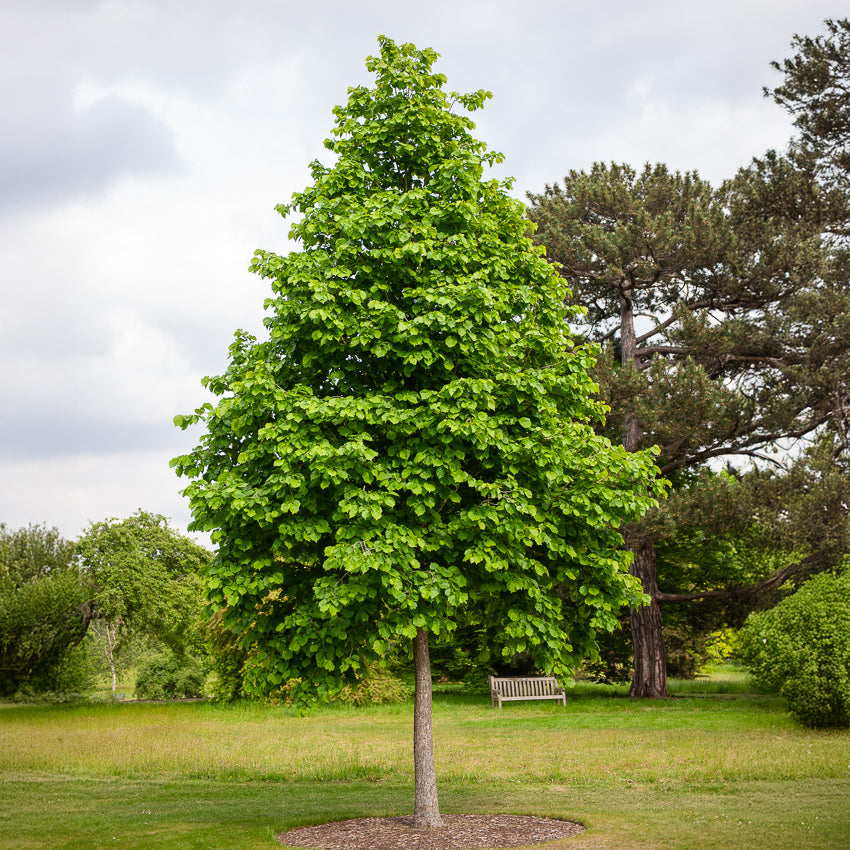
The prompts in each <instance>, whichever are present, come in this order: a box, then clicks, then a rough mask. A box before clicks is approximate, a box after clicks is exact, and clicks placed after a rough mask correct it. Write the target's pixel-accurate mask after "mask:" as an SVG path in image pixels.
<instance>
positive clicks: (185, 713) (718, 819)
mask: <svg viewBox="0 0 850 850" xmlns="http://www.w3.org/2000/svg"><path fill="white" fill-rule="evenodd" d="M674 684H675V690H674V692H675V693H676V696H675V698H673V699H671V700H668V701H664V702H651V701H634V700H629V699H627V698H625V697H624V696H623V695H622V691H620V690H617V689H613V688H603V687H600V686H579V687H578V688H576V689H575V690H574V691H573V692H571V693H570V695H569V697H568V700H567V707H566V709H564V708H563V707H561V706H556V705H552V704H546V703H519V704H513V705H510V706H506V707H505V708H504V709H503V710H502V711H501V712H499V711H497V710H494V709H491V708H490V704H489V702H490V701H489V698H488V697H485V696H476V695H471V694H466V693H462V692H460V693H443V694H439V693H438V694H437V695H436V697H435V704H434V731H435V740H436V750H437V753H436V755H437V771H438V780H439V783H440V797H441V807H442V809H443V811H444V812H446V813H450V812H466V813H497V812H504V813H513V814H536V815H547V816H552V817H565V818H570V819H574V820H578V821H580V822H582V823H583V824H584V825H585V826H586V827H587V832H586V833H585V834H584V835H582V836H579V837H577V838H571V839H567V840H564V841H562V842H556V843H554V844H549V845H546V846H547V847H551V848H555V847H557V848H575V850H591V848H593V850H603V848H605V850H615V848H616V850H631V849H632V848H635V850H636V849H637V848H646V850H648V849H649V848H653V850H655V848H658V850H666V848H670V850H684V848H694V850H696V848H699V850H706V848H718V850H720V848H723V850H728V848H732V847H734V848H736V849H737V850H747V848H752V850H763V848H770V850H783V848H788V850H791V848H794V850H799V848H817V850H829V848H835V850H839V848H841V850H846V848H847V847H848V846H850V732H848V731H841V732H838V731H825V732H824V731H822V732H813V731H810V730H806V729H803V728H801V727H800V726H798V725H797V724H795V723H794V722H793V721H792V720H791V719H790V718H789V717H788V716H787V715H786V713H785V711H784V708H783V705H782V703H781V701H780V700H778V699H777V698H775V697H771V696H765V695H758V694H748V693H746V690H748V687H747V684H746V680H745V678H744V677H743V675H742V674H738V673H726V674H725V675H723V676H715V677H713V678H712V679H708V680H699V681H697V682H694V683H674ZM411 739H412V707H411V706H410V705H409V704H406V705H393V706H373V707H369V708H359V709H358V708H351V707H344V706H333V707H327V708H323V709H321V710H317V711H315V712H313V713H311V714H308V715H307V716H304V717H301V716H298V715H297V714H295V713H293V712H291V711H289V710H287V709H285V708H280V707H272V706H264V705H257V704H250V703H240V704H236V705H216V704H211V703H176V704H143V703H129V702H128V703H123V704H122V703H119V704H115V705H92V706H52V707H49V706H12V705H6V706H0V780H2V781H0V847H2V848H4V850H5V848H9V850H11V849H12V848H15V850H18V848H21V849H22V848H44V847H50V848H102V847H124V848H221V850H241V849H242V848H246V850H247V848H251V850H253V849H254V848H274V847H276V846H279V845H278V844H277V842H276V841H275V838H274V836H275V834H276V833H278V832H281V831H284V830H286V829H288V828H291V827H293V826H297V825H302V824H307V823H319V822H323V821H326V820H331V819H341V818H348V817H363V816H369V815H396V814H410V813H411V810H412V796H413V794H412V785H413V766H412V755H411Z"/></svg>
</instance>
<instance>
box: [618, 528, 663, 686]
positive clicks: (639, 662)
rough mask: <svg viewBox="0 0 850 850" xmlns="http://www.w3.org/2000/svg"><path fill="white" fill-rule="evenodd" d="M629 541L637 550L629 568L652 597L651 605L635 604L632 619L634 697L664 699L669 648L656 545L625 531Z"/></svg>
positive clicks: (640, 536) (631, 547) (631, 614)
mask: <svg viewBox="0 0 850 850" xmlns="http://www.w3.org/2000/svg"><path fill="white" fill-rule="evenodd" d="M625 537H626V545H627V546H628V548H629V549H630V550H631V551H632V552H633V553H634V560H633V561H632V565H631V567H630V568H629V572H630V573H631V574H632V575H633V576H637V577H638V578H639V579H640V581H641V584H642V585H643V591H644V593H648V594H649V596H650V597H651V599H652V601H651V602H650V604H649V605H644V606H642V607H640V608H632V609H631V611H630V612H629V620H630V622H631V627H632V643H633V645H634V667H635V669H634V674H633V677H632V687H631V689H630V691H629V696H630V697H652V698H654V699H663V698H664V697H667V696H669V694H668V693H667V652H666V650H665V648H664V633H663V631H662V629H661V606H660V605H659V603H658V582H657V580H656V572H655V545H654V544H653V541H652V538H648V537H644V536H643V535H639V534H637V533H628V534H626V535H625Z"/></svg>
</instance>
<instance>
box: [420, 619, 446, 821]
mask: <svg viewBox="0 0 850 850" xmlns="http://www.w3.org/2000/svg"><path fill="white" fill-rule="evenodd" d="M413 667H414V671H415V676H416V696H415V698H414V707H413V769H414V776H415V787H416V790H415V792H414V808H413V826H414V829H431V828H433V827H438V826H442V825H443V821H442V818H441V817H440V804H439V802H438V800H437V774H436V772H435V770H434V735H433V731H432V729H431V658H430V655H429V653H428V632H426V631H425V630H424V629H420V628H417V629H416V637H415V638H414V639H413Z"/></svg>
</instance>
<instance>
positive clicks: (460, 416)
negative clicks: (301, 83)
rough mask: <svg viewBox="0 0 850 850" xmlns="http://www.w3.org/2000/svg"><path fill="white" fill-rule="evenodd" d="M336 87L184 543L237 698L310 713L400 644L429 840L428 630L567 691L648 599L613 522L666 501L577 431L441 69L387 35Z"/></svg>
mask: <svg viewBox="0 0 850 850" xmlns="http://www.w3.org/2000/svg"><path fill="white" fill-rule="evenodd" d="M380 48H381V49H380V55H379V56H377V57H371V58H369V59H368V60H367V63H366V64H367V68H368V69H369V71H371V72H372V73H373V74H374V75H375V77H376V81H375V86H374V87H373V88H366V87H362V86H358V87H355V88H351V89H349V98H348V103H347V104H346V105H345V106H342V107H337V108H336V109H335V110H334V114H335V116H336V123H335V127H334V130H333V134H332V138H331V139H329V140H328V141H327V142H326V143H325V144H326V147H327V148H328V149H329V150H331V151H332V152H333V154H334V155H335V157H336V161H335V164H334V165H333V166H332V167H326V166H323V165H321V164H320V163H319V162H314V163H313V164H312V166H311V167H312V176H313V180H314V183H313V185H312V186H310V187H309V188H307V189H305V190H304V191H303V192H300V193H297V194H295V195H294V198H293V201H292V203H291V204H290V205H288V206H281V207H279V208H278V210H279V211H280V213H281V214H283V215H287V214H289V213H299V214H300V215H301V218H300V219H299V220H297V221H296V222H295V223H294V224H293V225H292V229H291V236H292V238H294V239H295V240H297V241H298V242H300V243H301V250H299V251H294V252H292V253H290V254H289V255H288V256H285V257H281V256H277V255H275V254H272V253H269V252H265V251H258V252H257V254H256V255H255V259H254V262H253V266H252V268H253V270H254V271H256V272H257V273H259V274H260V275H262V276H263V277H265V278H268V279H269V280H270V281H271V284H272V289H273V291H274V297H272V298H271V299H269V300H268V301H267V302H266V308H267V310H268V311H269V315H268V317H267V318H266V320H265V324H266V327H267V329H268V332H269V338H268V339H267V340H264V341H257V340H256V339H254V338H253V337H251V336H249V335H247V334H245V333H243V332H238V333H237V335H236V340H235V342H234V344H233V345H232V347H231V349H230V353H231V362H230V365H229V367H228V369H227V371H226V373H225V374H224V375H223V376H220V377H215V378H208V379H205V384H206V386H207V387H208V388H209V389H210V390H211V391H212V392H213V393H215V394H216V395H217V396H219V400H218V402H217V404H216V405H215V406H213V405H210V404H208V405H205V406H203V407H201V408H199V409H198V410H197V411H196V412H195V414H194V415H192V416H178V417H176V418H175V421H176V423H177V424H178V425H180V426H181V427H184V428H185V427H188V426H189V425H191V424H194V423H203V425H204V426H205V429H206V433H205V434H204V436H203V437H202V438H201V440H200V442H199V445H198V446H197V447H196V448H195V450H194V451H193V452H191V453H190V454H188V455H184V456H182V457H179V458H176V459H175V460H174V461H173V464H174V466H175V468H176V470H177V472H178V474H180V475H183V476H186V477H188V478H189V479H190V481H189V483H188V485H187V487H186V490H185V493H186V494H187V495H188V496H189V499H190V502H191V507H192V511H193V514H194V526H193V527H194V528H197V529H204V530H208V531H210V532H211V534H212V538H213V541H214V542H215V544H216V546H217V552H216V556H215V559H214V561H213V563H212V564H211V565H210V567H209V569H208V570H207V571H206V585H207V591H208V595H209V599H210V604H211V609H212V610H213V611H218V612H221V616H222V622H223V624H224V626H225V627H226V628H228V629H229V630H231V631H232V632H233V633H234V634H236V635H239V636H240V638H241V641H242V643H243V645H249V644H253V645H254V646H256V651H253V652H252V653H251V656H250V659H251V660H250V661H249V666H248V668H247V669H246V675H245V687H246V688H247V689H248V690H249V691H251V692H253V693H256V694H261V693H268V692H269V691H271V690H274V689H275V688H277V687H279V686H281V685H285V686H286V688H287V692H288V693H289V694H290V696H291V697H292V698H293V699H295V700H297V701H302V702H309V701H312V700H315V699H317V698H318V699H321V698H327V697H328V696H329V695H331V694H333V693H336V692H338V691H339V690H340V688H342V687H343V686H344V685H345V683H346V682H347V681H350V680H351V679H352V678H353V677H354V676H356V675H357V674H358V673H360V672H361V671H363V670H364V669H365V668H366V666H367V665H370V664H380V663H381V661H382V660H383V659H384V657H385V656H386V655H387V653H388V651H389V648H390V645H391V644H393V643H396V642H398V641H402V640H410V641H412V644H413V654H414V666H415V681H416V692H415V702H414V730H415V731H414V765H415V777H416V792H415V811H414V822H415V825H416V826H417V827H418V828H419V827H434V826H438V825H440V823H441V820H440V815H439V807H438V800H437V789H436V778H435V773H434V764H433V743H432V734H431V676H430V664H429V636H431V635H435V636H437V635H442V634H446V633H451V632H452V630H453V629H454V627H455V624H456V621H457V618H458V615H459V614H460V613H461V612H462V611H463V610H464V608H465V606H466V605H467V604H468V603H470V604H471V603H473V602H474V604H476V605H477V606H480V608H481V610H482V611H484V612H486V615H487V617H488V621H490V622H494V623H499V624H501V626H502V634H501V635H500V642H501V647H502V648H503V651H504V652H506V653H508V654H511V653H514V652H517V651H523V650H526V649H532V650H534V652H535V655H536V658H537V662H538V664H539V665H540V666H541V667H542V668H544V669H546V670H552V671H557V672H558V673H559V674H561V675H565V674H566V673H567V671H568V669H569V667H570V665H571V664H573V663H575V662H576V661H578V660H579V659H580V658H581V657H582V656H583V655H584V654H585V653H586V652H587V651H590V650H591V648H592V646H593V635H594V630H595V629H596V628H603V629H604V628H608V627H611V626H612V625H613V624H614V621H615V615H614V612H615V611H616V609H617V608H618V607H619V606H620V605H622V604H632V605H636V604H638V602H639V601H640V599H641V592H640V588H639V586H638V584H637V582H635V581H634V580H633V579H632V578H631V577H630V576H629V575H628V571H627V556H626V555H625V554H624V553H623V552H622V551H621V547H620V544H621V542H622V539H621V536H620V534H619V533H618V530H617V528H618V527H619V526H620V525H621V524H622V523H623V522H625V521H633V520H635V519H636V518H637V516H639V515H640V513H641V512H642V511H643V510H644V509H645V508H646V507H647V505H648V504H649V503H650V502H651V501H652V498H653V496H654V495H655V494H657V493H658V486H657V484H656V483H655V481H654V474H653V473H652V462H651V457H650V456H648V455H647V454H645V453H633V454H629V453H627V452H625V451H623V450H622V448H619V447H614V446H612V445H611V444H610V443H609V442H608V441H607V440H606V439H604V438H603V437H601V436H599V435H597V434H595V433H594V431H593V429H592V427H591V424H590V423H591V422H592V421H594V420H597V419H599V418H600V417H601V416H602V415H603V408H602V406H601V405H600V404H599V403H598V402H596V401H594V399H593V394H594V386H593V384H592V382H591V381H590V379H589V377H588V368H589V367H590V366H591V365H592V362H593V350H592V349H590V348H588V347H584V346H576V345H575V344H574V343H573V341H572V340H571V339H570V337H569V335H568V331H567V319H568V317H569V311H568V309H567V308H566V307H565V306H564V299H565V292H564V289H563V286H562V285H561V283H560V281H559V278H558V276H557V274H556V273H555V272H554V271H553V269H552V267H551V266H550V265H549V264H548V263H547V262H546V261H545V260H544V259H543V258H542V256H541V252H540V249H537V248H535V247H534V246H533V245H532V243H531V241H530V240H529V239H528V236H527V231H528V223H527V221H525V220H524V218H523V213H522V207H521V205H520V204H519V203H517V202H516V201H514V200H512V199H511V198H510V197H509V196H508V195H507V192H506V189H507V186H506V185H504V184H499V183H498V182H497V181H495V180H484V179H483V178H482V175H483V169H484V166H486V165H491V164H492V163H493V162H495V161H498V160H499V159H500V157H499V156H498V155H497V154H494V153H492V152H488V151H487V149H486V147H485V145H484V144H483V143H481V142H479V141H477V140H475V139H474V138H473V137H472V136H471V135H470V132H469V131H470V130H471V129H472V128H473V127H474V125H473V124H472V121H471V120H470V119H469V118H468V117H466V116H465V115H458V114H455V113H454V112H453V111H452V110H453V106H454V104H457V105H459V106H460V107H463V108H465V109H466V110H468V111H473V110H476V109H478V108H480V107H481V106H482V105H483V103H484V101H485V99H486V98H487V97H488V96H489V94H488V93H486V92H484V91H478V92H475V93H472V94H466V95H463V94H456V93H453V94H452V95H451V98H452V99H451V101H450V100H449V97H448V96H447V95H446V93H445V92H444V91H443V86H444V84H445V77H444V76H442V75H440V74H436V73H434V72H433V71H432V65H433V63H434V61H435V60H436V58H437V54H436V53H435V52H434V51H432V50H430V49H426V50H421V51H419V50H417V49H416V48H415V47H414V46H413V45H410V44H404V45H396V44H394V43H393V42H392V41H391V40H389V39H387V38H384V37H382V38H381V39H380Z"/></svg>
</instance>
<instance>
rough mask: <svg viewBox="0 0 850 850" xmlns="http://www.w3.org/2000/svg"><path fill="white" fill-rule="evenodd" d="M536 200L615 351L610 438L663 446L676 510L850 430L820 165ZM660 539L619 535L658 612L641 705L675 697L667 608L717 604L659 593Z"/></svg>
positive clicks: (774, 161) (838, 287) (652, 532)
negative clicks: (724, 466)
mask: <svg viewBox="0 0 850 850" xmlns="http://www.w3.org/2000/svg"><path fill="white" fill-rule="evenodd" d="M529 197H530V199H531V202H532V207H531V210H530V217H531V218H532V220H533V221H534V222H535V223H536V224H537V225H538V227H539V231H538V239H539V241H540V242H541V243H542V244H544V245H545V246H546V248H547V252H548V256H549V258H550V259H552V260H554V261H555V262H557V263H558V264H560V269H561V274H562V275H563V276H564V278H565V279H566V280H567V282H568V283H569V286H570V288H571V291H572V293H573V294H572V301H573V303H576V304H579V305H583V306H585V307H586V309H587V312H586V314H585V315H584V316H578V317H577V318H576V319H574V321H575V322H576V325H577V327H578V328H579V329H580V331H581V332H582V333H583V334H584V335H585V336H586V337H587V338H589V339H593V340H596V341H598V342H599V343H601V344H603V345H605V346H606V348H605V354H604V356H603V357H602V358H601V359H600V361H599V367H598V370H597V376H598V380H599V381H600V384H601V386H602V394H603V398H604V399H605V400H606V401H607V402H608V403H609V404H610V405H611V415H610V416H609V419H608V428H609V433H615V434H619V435H621V437H622V440H623V444H624V445H625V446H626V448H627V449H628V450H630V451H632V450H635V449H637V448H640V447H645V446H651V445H655V446H658V447H659V449H660V455H659V461H658V464H659V469H660V473H661V474H662V475H665V476H667V477H668V478H669V479H670V480H671V481H672V483H673V486H674V489H678V490H679V491H681V493H680V500H681V497H684V498H686V499H687V498H688V497H693V498H694V499H697V500H698V499H700V498H702V496H703V495H704V494H705V493H710V492H711V491H712V487H713V485H712V480H713V481H714V483H715V484H721V485H722V484H723V483H724V482H722V481H719V480H718V479H716V478H715V477H714V476H713V473H712V472H711V469H710V467H709V464H710V463H711V462H712V461H717V460H718V459H726V460H727V461H728V460H734V459H742V458H744V459H746V458H753V459H761V458H764V452H765V451H766V450H769V449H772V448H774V447H776V446H778V445H781V444H782V441H789V440H799V439H802V438H805V437H807V436H808V437H813V436H814V435H816V434H817V433H818V432H819V430H821V429H823V428H826V427H837V424H838V422H839V421H843V418H844V415H845V414H844V411H845V404H846V399H847V387H848V376H850V361H848V350H850V327H848V322H847V320H846V317H847V316H848V315H850V311H847V287H846V281H842V280H841V279H840V278H836V277H835V276H834V275H832V274H831V273H830V271H829V269H830V265H829V255H828V254H827V252H826V251H825V249H824V243H823V241H822V239H821V234H822V233H823V229H824V225H825V223H826V222H828V221H830V220H834V219H835V216H836V215H837V213H838V211H839V210H840V208H841V205H842V204H843V200H842V199H840V198H837V197H836V196H835V195H834V194H833V193H831V192H828V191H826V190H824V189H822V187H821V186H820V185H819V184H818V183H817V181H816V180H815V176H814V173H813V170H812V163H811V160H808V161H804V160H792V159H790V158H787V157H781V156H778V155H776V154H774V153H769V154H768V155H767V156H766V157H765V158H764V159H762V160H754V162H753V164H752V165H751V166H750V167H749V168H747V169H743V170H742V171H741V172H740V173H739V174H738V175H737V177H736V178H735V180H733V181H729V182H728V183H727V184H725V185H724V187H723V189H722V191H720V192H715V191H713V190H712V188H711V187H710V186H709V185H708V184H707V183H706V182H705V181H703V180H701V179H700V178H699V177H698V176H697V175H696V174H685V175H681V174H679V173H675V174H671V173H670V172H668V170H667V169H666V168H665V167H664V166H663V165H656V166H654V167H652V166H647V167H646V168H645V169H644V170H643V171H642V172H641V173H640V174H637V173H636V172H635V171H633V170H632V169H631V168H629V167H628V166H619V165H611V166H606V165H603V164H597V165H595V166H594V167H593V169H592V170H591V171H590V173H583V172H576V171H572V172H570V173H569V174H568V175H567V177H566V178H565V179H564V181H563V183H562V185H558V184H554V185H552V186H547V187H546V189H545V191H544V193H543V194H541V195H530V196H529ZM839 305H840V308H841V312H839V313H838V314H837V315H835V314H834V313H833V312H832V309H831V308H835V307H838V306H839ZM700 484H702V485H704V486H697V485H700ZM727 504H729V503H728V502H727ZM740 507H741V506H738V509H739V514H740V513H741V511H740ZM662 510H663V509H662ZM704 513H705V512H704ZM724 513H726V514H728V513H729V511H728V510H727V511H725V512H724ZM656 520H657V518H656ZM671 521H672V519H671V516H670V513H667V523H668V525H669V524H670V522H671ZM656 533H657V527H655V528H654V527H653V524H652V523H644V524H642V525H633V526H632V527H630V529H629V530H628V531H627V534H626V540H627V543H628V545H629V548H630V549H631V550H632V551H633V552H634V561H633V565H632V570H633V572H634V574H635V575H636V576H638V577H639V578H640V579H641V581H642V583H643V587H644V590H645V592H646V593H647V594H649V596H650V597H651V598H652V603H651V604H650V605H649V606H648V607H645V608H634V609H633V610H632V612H631V618H630V619H631V631H632V639H633V645H634V676H633V680H632V688H631V694H632V695H633V696H648V697H663V696H666V695H667V690H666V671H665V650H664V639H663V632H662V628H661V608H660V604H661V603H662V602H664V601H671V602H672V601H684V599H685V598H686V597H687V598H688V599H691V600H693V599H698V598H701V597H706V596H707V595H708V596H710V595H712V594H715V593H717V592H718V588H716V586H715V587H713V588H705V589H703V588H700V589H697V590H696V591H695V592H691V593H688V594H682V593H676V592H674V593H665V592H664V591H662V590H661V589H660V588H659V586H658V582H657V565H656V547H655V537H656ZM765 580H768V577H765ZM720 592H725V590H723V589H720Z"/></svg>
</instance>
